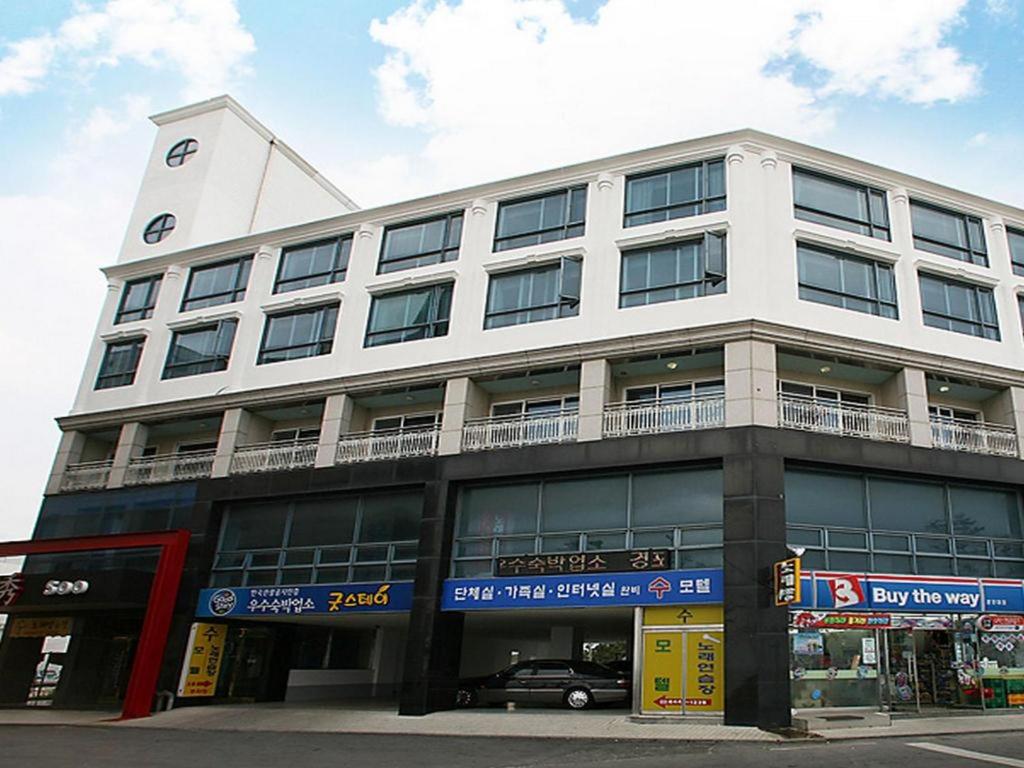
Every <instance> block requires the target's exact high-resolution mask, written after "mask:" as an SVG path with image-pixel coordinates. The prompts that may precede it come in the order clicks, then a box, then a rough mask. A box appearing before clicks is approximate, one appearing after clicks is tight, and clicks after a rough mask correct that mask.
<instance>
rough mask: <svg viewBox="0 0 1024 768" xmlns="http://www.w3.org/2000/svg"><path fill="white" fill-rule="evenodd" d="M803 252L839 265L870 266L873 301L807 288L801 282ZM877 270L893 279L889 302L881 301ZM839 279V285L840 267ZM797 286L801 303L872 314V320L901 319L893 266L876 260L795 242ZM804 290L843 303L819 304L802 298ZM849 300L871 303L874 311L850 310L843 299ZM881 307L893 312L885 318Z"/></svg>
mask: <svg viewBox="0 0 1024 768" xmlns="http://www.w3.org/2000/svg"><path fill="white" fill-rule="evenodd" d="M802 251H813V252H815V253H819V254H824V255H825V256H829V257H831V258H833V259H836V260H838V261H839V262H840V264H842V262H846V261H851V262H859V263H861V264H866V265H868V266H870V267H871V279H872V283H873V287H874V293H875V298H868V297H865V296H859V295H857V294H855V293H846V292H845V291H843V290H838V291H837V290H833V289H831V288H822V287H820V286H816V285H809V284H805V283H803V282H801V280H800V256H801V252H802ZM880 271H888V272H889V274H890V275H891V276H892V295H893V298H892V301H887V300H884V299H882V298H881V295H882V292H881V290H880V286H881V282H880V275H879V272H880ZM839 279H840V282H841V283H843V282H845V273H844V272H843V269H842V266H840V268H839ZM796 287H797V298H798V299H799V300H800V301H809V302H811V303H812V304H821V305H822V306H825V307H833V308H835V309H845V310H847V311H850V312H860V313H861V314H864V315H873V316H874V317H882V318H885V319H887V320H899V319H900V307H899V295H898V293H897V289H896V270H895V269H894V268H893V265H892V264H890V263H888V262H884V261H879V260H878V259H872V258H870V257H866V256H861V255H860V254H853V253H844V252H842V251H838V250H835V249H832V248H828V247H826V246H822V245H816V244H814V243H806V242H801V241H797V243H796ZM841 287H845V286H841ZM805 290H807V291H818V292H819V293H825V294H828V295H830V296H836V297H838V298H839V299H840V300H842V301H843V304H841V305H839V306H837V305H835V304H829V303H828V302H825V301H818V300H817V299H811V298H807V297H805V296H804V295H803V292H804V291H805ZM847 299H850V300H853V301H860V302H864V303H865V304H870V305H872V307H873V308H874V309H875V310H876V311H866V310H863V309H859V308H857V307H851V306H847V305H846V300H847ZM883 307H889V308H891V309H892V315H891V316H890V315H886V314H884V313H883V312H882V311H881V310H882V308H883Z"/></svg>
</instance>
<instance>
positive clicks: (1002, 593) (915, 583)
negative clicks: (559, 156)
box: [793, 571, 1024, 613]
mask: <svg viewBox="0 0 1024 768" xmlns="http://www.w3.org/2000/svg"><path fill="white" fill-rule="evenodd" d="M802 594H803V599H802V600H801V601H800V603H799V604H798V605H794V606H793V607H794V608H813V609H817V610H840V611H896V612H900V611H907V612H923V613H928V612H931V613H1020V612H1021V611H1024V582H1021V581H1019V580H1016V579H971V578H965V577H959V576H904V575H895V574H878V573H839V572H831V571H815V572H813V573H811V574H805V575H804V577H803V589H802Z"/></svg>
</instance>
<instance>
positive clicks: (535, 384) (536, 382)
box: [530, 379, 540, 387]
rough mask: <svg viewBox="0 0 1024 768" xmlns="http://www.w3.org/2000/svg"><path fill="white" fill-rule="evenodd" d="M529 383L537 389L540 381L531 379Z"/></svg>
mask: <svg viewBox="0 0 1024 768" xmlns="http://www.w3.org/2000/svg"><path fill="white" fill-rule="evenodd" d="M530 383H531V384H532V385H533V386H535V387H539V386H540V379H533V380H532V381H530Z"/></svg>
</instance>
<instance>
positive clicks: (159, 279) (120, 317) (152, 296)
mask: <svg viewBox="0 0 1024 768" xmlns="http://www.w3.org/2000/svg"><path fill="white" fill-rule="evenodd" d="M163 279H164V276H163V273H161V274H159V275H150V276H149V277H140V278H138V279H136V280H129V281H127V282H126V283H125V284H124V287H123V288H122V289H121V300H120V301H119V302H118V303H117V311H116V312H115V313H114V325H120V324H121V323H133V322H137V321H139V320H149V319H150V318H151V317H153V312H154V310H155V309H156V302H157V299H158V298H159V297H160V286H161V285H162V283H163ZM144 283H148V286H147V287H146V300H145V303H144V304H143V306H142V307H140V308H138V309H130V310H126V309H125V306H124V305H125V303H126V302H127V301H128V294H129V293H130V292H131V290H132V288H133V287H134V286H137V285H142V284H144ZM135 314H139V316H138V317H125V315H135Z"/></svg>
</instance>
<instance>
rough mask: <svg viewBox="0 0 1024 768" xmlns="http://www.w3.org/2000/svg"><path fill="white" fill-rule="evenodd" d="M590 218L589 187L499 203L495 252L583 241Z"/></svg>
mask: <svg viewBox="0 0 1024 768" xmlns="http://www.w3.org/2000/svg"><path fill="white" fill-rule="evenodd" d="M586 214H587V188H586V187H585V186H583V187H572V188H571V189H561V190H559V191H557V192H549V193H547V194H545V195H538V196H536V197H529V198H524V199H520V200H506V201H504V202H501V203H498V225H497V230H496V232H495V234H494V250H495V251H507V250H510V249H512V248H522V247H524V246H528V245H539V244H541V243H551V242H554V241H556V240H568V239H569V238H571V237H580V236H581V235H582V234H583V229H584V226H585V220H586Z"/></svg>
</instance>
